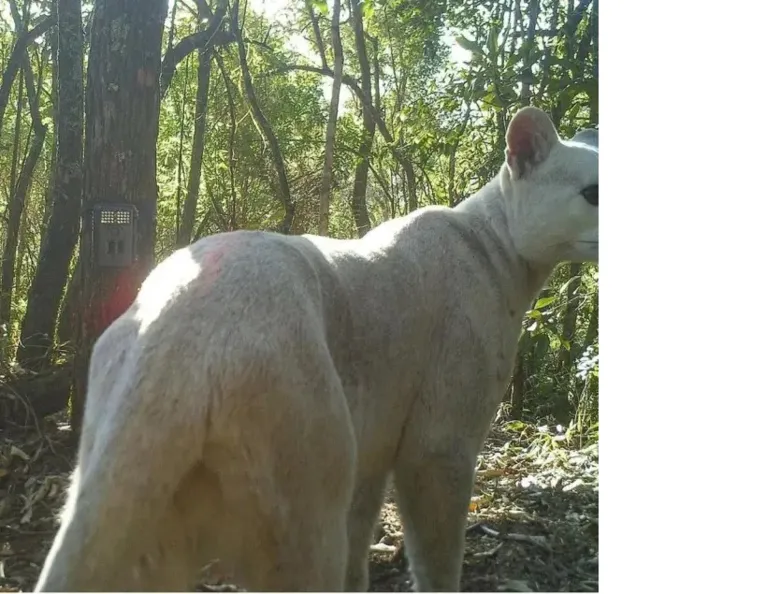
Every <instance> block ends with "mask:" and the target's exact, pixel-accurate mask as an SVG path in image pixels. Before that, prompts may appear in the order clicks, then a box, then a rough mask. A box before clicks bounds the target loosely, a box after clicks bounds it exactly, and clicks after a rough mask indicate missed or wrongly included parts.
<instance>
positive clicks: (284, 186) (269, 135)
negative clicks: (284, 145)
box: [231, 0, 295, 233]
mask: <svg viewBox="0 0 766 594" xmlns="http://www.w3.org/2000/svg"><path fill="white" fill-rule="evenodd" d="M231 17H232V28H233V29H234V35H235V36H236V38H237V50H238V53H239V65H240V68H241V69H242V82H243V84H244V86H245V94H246V96H247V100H248V105H249V107H250V115H251V116H252V118H253V123H254V124H255V127H256V128H257V129H258V132H259V133H260V134H261V137H262V138H263V139H264V140H265V141H266V142H267V143H268V145H269V150H270V151H271V158H272V159H273V161H274V168H275V169H276V172H277V179H278V182H279V183H278V185H277V192H278V194H279V201H280V202H281V203H282V208H284V210H285V216H284V218H283V219H282V223H281V224H280V226H279V230H280V232H282V233H290V230H291V229H292V226H293V219H294V218H295V203H294V202H293V199H292V196H291V195H290V184H289V182H288V181H287V168H286V166H285V160H284V158H283V157H282V149H281V148H280V147H279V141H278V140H277V135H276V134H275V133H274V129H273V128H272V127H271V124H270V123H269V120H268V119H267V118H266V114H264V113H263V109H261V105H260V101H258V95H257V94H256V92H255V87H254V86H253V79H252V77H251V76H250V67H249V66H248V64H247V51H246V50H245V42H244V40H243V38H242V29H240V26H239V0H235V2H234V5H233V7H232V12H231Z"/></svg>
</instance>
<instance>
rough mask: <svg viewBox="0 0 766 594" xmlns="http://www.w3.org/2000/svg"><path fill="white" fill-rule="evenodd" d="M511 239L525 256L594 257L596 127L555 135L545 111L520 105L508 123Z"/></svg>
mask: <svg viewBox="0 0 766 594" xmlns="http://www.w3.org/2000/svg"><path fill="white" fill-rule="evenodd" d="M506 166H507V167H508V168H509V170H510V176H511V187H512V190H511V192H512V198H511V208H512V217H513V241H514V244H515V246H516V249H517V250H518V251H519V253H520V254H521V255H522V256H523V257H524V258H526V259H527V260H529V261H532V262H538V263H541V264H556V263H558V262H562V261H565V260H568V261H573V262H597V261H598V131H597V130H592V129H589V130H582V131H581V132H578V133H577V134H576V135H575V136H574V137H573V138H572V139H571V140H562V139H561V138H559V135H558V133H557V132H556V128H555V127H554V125H553V122H551V120H550V118H549V117H548V116H547V115H546V114H545V112H543V111H540V110H539V109H537V108H535V107H525V108H523V109H521V110H519V111H518V112H517V113H516V115H515V116H514V117H513V119H512V120H511V123H510V124H509V125H508V132H507V134H506Z"/></svg>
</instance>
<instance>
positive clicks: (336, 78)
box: [319, 0, 343, 235]
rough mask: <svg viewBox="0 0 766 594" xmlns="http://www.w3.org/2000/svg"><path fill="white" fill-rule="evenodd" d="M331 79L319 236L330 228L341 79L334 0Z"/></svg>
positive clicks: (337, 5) (340, 47)
mask: <svg viewBox="0 0 766 594" xmlns="http://www.w3.org/2000/svg"><path fill="white" fill-rule="evenodd" d="M332 49H333V55H334V57H333V79H332V97H331V99H330V115H329V119H328V120H327V139H326V142H325V160H324V169H323V170H322V185H321V186H320V189H319V234H320V235H327V233H328V231H329V228H330V194H331V193H332V162H333V154H334V151H335V130H336V128H337V123H338V104H339V103H340V85H341V83H342V79H343V45H342V43H341V37H340V0H335V2H334V5H333V14H332Z"/></svg>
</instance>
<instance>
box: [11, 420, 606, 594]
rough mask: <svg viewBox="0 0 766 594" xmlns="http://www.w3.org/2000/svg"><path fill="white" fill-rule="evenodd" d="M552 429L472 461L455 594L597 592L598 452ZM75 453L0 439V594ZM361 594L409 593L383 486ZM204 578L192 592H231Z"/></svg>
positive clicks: (15, 431) (54, 443)
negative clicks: (368, 593) (367, 593)
mask: <svg viewBox="0 0 766 594" xmlns="http://www.w3.org/2000/svg"><path fill="white" fill-rule="evenodd" d="M557 429H560V428H548V427H534V426H530V425H524V424H522V423H520V422H518V421H515V422H513V423H510V424H505V425H503V426H502V427H495V428H493V431H492V432H491V434H490V436H489V438H488V439H487V442H486V443H485V447H484V450H483V452H482V454H481V456H480V458H479V461H478V464H477V471H476V483H475V487H474V496H473V497H472V499H471V502H470V505H469V513H468V522H467V524H466V526H467V529H466V553H465V560H464V563H463V577H462V582H461V590H465V591H485V592H486V591H498V592H597V591H598V485H599V478H598V443H597V442H594V443H589V444H587V445H586V446H584V447H577V445H576V444H575V443H574V442H576V441H577V440H576V439H560V437H561V431H560V430H559V431H557ZM75 453H76V444H75V443H74V439H73V437H72V434H71V431H69V428H68V427H67V426H66V425H64V424H62V423H56V422H55V420H50V419H49V420H46V421H45V423H43V424H42V427H41V429H40V430H37V429H34V428H33V429H26V430H25V429H20V428H12V429H4V430H3V436H2V437H1V438H0V592H19V591H30V590H32V589H33V588H34V584H35V581H36V579H37V576H38V575H39V572H40V570H41V568H42V564H43V562H44V560H45V555H46V553H47V551H48V548H49V547H50V543H51V542H52V540H53V536H54V535H55V531H56V528H57V525H58V512H59V510H60V508H61V506H62V505H63V503H64V497H65V494H66V487H67V485H68V482H69V474H70V472H71V469H72V464H73V460H74V456H75ZM370 560H371V566H370V580H371V584H370V589H371V590H372V591H379V592H384V591H389V592H391V591H394V592H398V591H409V590H412V580H411V577H410V575H409V573H408V571H407V562H406V549H405V546H404V542H403V529H402V525H401V520H400V518H399V515H398V513H397V510H396V504H395V500H394V493H393V489H392V488H391V486H390V485H389V490H388V493H387V497H386V502H385V504H384V507H383V510H382V512H381V516H380V523H379V525H378V527H377V529H376V533H375V538H374V543H373V544H372V546H371V549H370ZM214 570H215V564H211V565H210V566H208V567H207V568H206V570H205V571H203V573H202V574H201V575H202V578H201V581H200V583H199V584H198V586H197V588H196V589H197V591H207V592H226V591H238V588H237V587H236V586H234V585H232V584H230V583H228V580H227V579H226V576H216V575H215V571H214Z"/></svg>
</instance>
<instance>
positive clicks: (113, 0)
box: [72, 0, 168, 430]
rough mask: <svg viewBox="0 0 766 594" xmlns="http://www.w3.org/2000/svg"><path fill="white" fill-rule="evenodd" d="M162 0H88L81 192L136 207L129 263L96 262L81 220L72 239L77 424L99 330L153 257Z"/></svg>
mask: <svg viewBox="0 0 766 594" xmlns="http://www.w3.org/2000/svg"><path fill="white" fill-rule="evenodd" d="M167 12H168V3H167V0H130V1H129V2H128V1H127V0H95V2H94V6H93V16H92V19H93V20H92V23H93V24H92V29H91V30H92V35H91V42H90V54H89V59H88V80H87V91H86V94H85V158H84V180H83V198H84V200H83V201H84V204H85V207H86V208H92V207H93V205H94V203H96V202H121V203H129V204H133V205H135V206H136V207H137V209H138V215H139V216H138V243H137V246H136V248H137V249H136V259H135V262H134V263H133V264H132V265H130V266H128V267H125V268H105V267H98V266H97V265H96V261H95V259H94V258H93V255H92V253H91V249H92V241H91V236H90V233H89V232H88V231H89V225H87V224H84V225H83V230H82V236H81V241H80V259H81V269H82V302H81V304H80V308H78V309H79V313H80V314H81V320H80V324H79V326H80V328H79V329H80V336H79V340H78V349H77V357H76V369H75V394H74V397H73V399H72V426H73V428H74V429H75V430H79V427H80V423H81V420H82V412H83V409H84V405H85V394H86V387H87V386H86V382H87V370H88V361H89V358H90V352H91V349H92V347H93V343H94V342H95V340H96V338H97V337H98V336H99V335H100V334H101V332H102V331H103V330H104V329H105V328H106V327H107V326H108V325H109V324H111V323H112V322H113V321H114V320H115V319H116V318H117V317H118V316H119V315H121V314H122V313H123V312H124V311H125V310H126V309H127V307H128V306H129V305H130V304H131V303H132V302H133V300H134V299H135V297H136V294H137V293H138V289H139V287H140V285H141V283H142V282H143V280H144V279H145V278H146V276H147V274H148V273H149V271H150V270H151V268H152V266H153V263H154V254H153V252H154V236H155V228H156V211H157V193H158V190H157V176H156V160H157V152H156V147H157V136H158V132H159V102H160V94H159V82H160V81H159V73H160V67H161V51H162V47H161V46H162V31H163V27H164V24H165V18H166V16H167Z"/></svg>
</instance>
